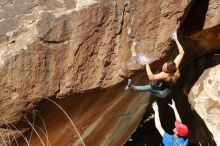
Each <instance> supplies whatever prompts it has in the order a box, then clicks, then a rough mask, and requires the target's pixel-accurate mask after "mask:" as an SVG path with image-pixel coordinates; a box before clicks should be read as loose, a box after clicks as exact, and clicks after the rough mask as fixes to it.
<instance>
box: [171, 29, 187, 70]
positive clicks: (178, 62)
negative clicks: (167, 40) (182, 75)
mask: <svg viewBox="0 0 220 146" xmlns="http://www.w3.org/2000/svg"><path fill="white" fill-rule="evenodd" d="M172 39H173V40H174V41H175V42H176V44H177V47H178V51H179V54H178V55H177V56H176V58H175V59H174V62H175V64H176V68H179V65H180V63H181V61H182V59H183V56H184V54H185V52H184V50H183V47H182V45H181V44H180V42H179V40H178V37H177V34H176V32H174V34H173V36H172Z"/></svg>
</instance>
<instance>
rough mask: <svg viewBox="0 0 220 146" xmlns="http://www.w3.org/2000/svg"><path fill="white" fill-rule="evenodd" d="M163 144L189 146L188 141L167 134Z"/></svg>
mask: <svg viewBox="0 0 220 146" xmlns="http://www.w3.org/2000/svg"><path fill="white" fill-rule="evenodd" d="M163 144H164V145H165V146H187V144H188V139H183V138H177V137H174V136H172V135H170V134H168V133H166V132H165V134H164V135H163Z"/></svg>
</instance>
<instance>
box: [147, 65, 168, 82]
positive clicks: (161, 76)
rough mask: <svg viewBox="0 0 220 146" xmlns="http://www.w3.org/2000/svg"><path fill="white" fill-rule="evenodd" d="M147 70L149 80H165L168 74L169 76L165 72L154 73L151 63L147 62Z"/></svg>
mask: <svg viewBox="0 0 220 146" xmlns="http://www.w3.org/2000/svg"><path fill="white" fill-rule="evenodd" d="M146 72H147V75H148V77H149V80H163V79H166V78H167V76H168V75H167V74H166V73H164V72H160V73H158V74H153V73H152V71H151V69H150V66H149V64H146Z"/></svg>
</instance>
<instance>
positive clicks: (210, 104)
mask: <svg viewBox="0 0 220 146" xmlns="http://www.w3.org/2000/svg"><path fill="white" fill-rule="evenodd" d="M219 97H220V65H218V66H215V67H213V68H209V69H206V70H205V71H204V73H203V74H202V75H201V76H200V78H199V80H198V81H197V82H196V83H195V84H194V86H193V87H192V89H191V91H190V94H189V101H190V103H191V105H192V107H193V108H194V109H195V110H196V112H197V113H198V114H199V115H200V117H201V118H202V119H203V120H204V121H205V123H206V125H207V127H208V128H209V130H210V131H211V132H212V134H213V136H214V139H215V141H216V144H217V145H220V132H219V129H220V98H219Z"/></svg>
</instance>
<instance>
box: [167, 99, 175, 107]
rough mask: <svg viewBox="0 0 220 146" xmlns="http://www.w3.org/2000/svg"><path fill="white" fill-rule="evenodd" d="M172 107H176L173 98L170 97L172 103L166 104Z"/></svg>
mask: <svg viewBox="0 0 220 146" xmlns="http://www.w3.org/2000/svg"><path fill="white" fill-rule="evenodd" d="M168 105H169V106H170V107H171V108H172V109H176V104H175V102H174V100H173V99H172V104H168Z"/></svg>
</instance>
